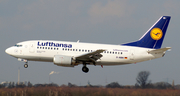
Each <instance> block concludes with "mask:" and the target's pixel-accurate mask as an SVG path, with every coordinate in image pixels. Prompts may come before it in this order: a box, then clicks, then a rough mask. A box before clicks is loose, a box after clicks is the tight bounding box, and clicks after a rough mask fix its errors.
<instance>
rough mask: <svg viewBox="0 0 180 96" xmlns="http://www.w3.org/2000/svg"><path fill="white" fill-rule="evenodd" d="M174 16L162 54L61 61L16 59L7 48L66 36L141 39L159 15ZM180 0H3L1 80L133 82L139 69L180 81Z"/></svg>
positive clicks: (112, 40)
mask: <svg viewBox="0 0 180 96" xmlns="http://www.w3.org/2000/svg"><path fill="white" fill-rule="evenodd" d="M163 15H167V16H171V17H172V18H171V21H170V23H169V27H168V29H167V34H166V37H165V39H164V42H163V45H162V47H172V50H171V51H170V52H167V53H166V55H165V56H164V57H163V58H159V59H155V60H151V61H146V62H141V63H137V64H129V65H120V66H104V67H103V68H101V67H100V66H93V65H90V66H88V68H89V69H90V71H89V72H88V73H84V72H82V70H81V68H82V65H78V66H76V67H74V68H66V67H59V66H56V65H54V64H53V63H50V62H48V63H47V62H33V61H30V62H28V64H29V67H28V68H27V69H25V68H24V67H23V65H24V62H20V61H17V59H16V58H14V57H11V56H9V55H7V54H6V53H5V49H6V48H8V47H10V46H13V45H15V44H16V43H18V42H21V41H26V40H34V39H36V40H38V39H41V40H61V41H75V42H76V41H77V40H80V42H90V43H104V44H121V43H126V42H130V41H135V40H138V39H139V38H140V37H141V36H142V35H143V34H144V33H145V32H146V31H147V30H148V29H149V28H150V27H151V26H152V25H153V24H154V23H155V22H156V21H157V20H158V19H159V18H160V16H163ZM179 36H180V1H179V0H149V1H144V0H28V1H27V0H0V44H1V46H0V61H1V62H0V82H3V81H14V82H17V81H18V68H20V81H30V82H32V83H33V84H36V83H49V74H50V73H51V72H52V71H54V73H55V74H51V75H50V80H51V82H54V83H57V84H59V85H62V84H68V82H71V83H73V84H76V85H86V84H87V82H88V81H89V82H90V83H91V84H92V85H106V84H108V83H111V82H118V83H119V84H121V85H134V84H135V83H136V77H137V74H138V72H140V71H149V72H150V73H151V74H150V77H149V80H151V81H152V83H155V82H161V81H166V82H167V81H168V82H169V83H171V82H172V81H173V80H174V81H175V84H180V76H179V73H180V64H179V58H180V55H179V53H180V50H179V49H180V45H179V41H180V39H179Z"/></svg>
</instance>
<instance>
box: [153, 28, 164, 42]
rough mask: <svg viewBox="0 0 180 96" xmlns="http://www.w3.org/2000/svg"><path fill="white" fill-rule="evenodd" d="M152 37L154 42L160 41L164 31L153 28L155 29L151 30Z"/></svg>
mask: <svg viewBox="0 0 180 96" xmlns="http://www.w3.org/2000/svg"><path fill="white" fill-rule="evenodd" d="M150 35H151V38H152V39H154V40H159V39H161V38H162V36H163V32H162V30H161V29H159V28H153V29H152V30H151V33H150Z"/></svg>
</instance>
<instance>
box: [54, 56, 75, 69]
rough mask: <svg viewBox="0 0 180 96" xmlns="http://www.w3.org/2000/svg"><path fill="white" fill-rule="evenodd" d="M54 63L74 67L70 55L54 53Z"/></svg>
mask: <svg viewBox="0 0 180 96" xmlns="http://www.w3.org/2000/svg"><path fill="white" fill-rule="evenodd" d="M53 62H54V64H55V65H58V66H64V67H74V64H75V61H74V60H73V58H72V57H71V56H64V55H55V56H54V58H53Z"/></svg>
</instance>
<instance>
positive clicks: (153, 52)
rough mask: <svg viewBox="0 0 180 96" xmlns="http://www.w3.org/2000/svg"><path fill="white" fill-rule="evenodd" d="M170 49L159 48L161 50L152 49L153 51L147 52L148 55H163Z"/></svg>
mask: <svg viewBox="0 0 180 96" xmlns="http://www.w3.org/2000/svg"><path fill="white" fill-rule="evenodd" d="M169 49H171V47H166V48H161V49H154V50H151V51H147V52H148V53H150V54H155V53H163V52H165V51H167V50H169Z"/></svg>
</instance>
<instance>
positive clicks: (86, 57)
mask: <svg viewBox="0 0 180 96" xmlns="http://www.w3.org/2000/svg"><path fill="white" fill-rule="evenodd" d="M103 51H105V50H103V49H99V50H96V51H94V52H91V53H87V54H83V55H80V56H76V57H75V58H76V60H78V61H82V62H93V63H94V62H95V61H96V60H98V59H100V58H101V57H102V55H101V54H100V53H102V52H103Z"/></svg>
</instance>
